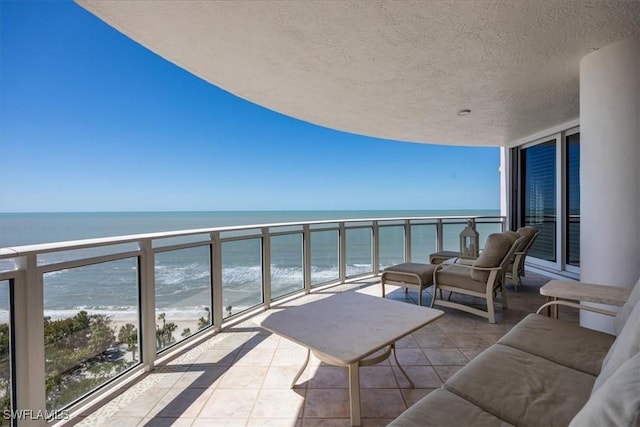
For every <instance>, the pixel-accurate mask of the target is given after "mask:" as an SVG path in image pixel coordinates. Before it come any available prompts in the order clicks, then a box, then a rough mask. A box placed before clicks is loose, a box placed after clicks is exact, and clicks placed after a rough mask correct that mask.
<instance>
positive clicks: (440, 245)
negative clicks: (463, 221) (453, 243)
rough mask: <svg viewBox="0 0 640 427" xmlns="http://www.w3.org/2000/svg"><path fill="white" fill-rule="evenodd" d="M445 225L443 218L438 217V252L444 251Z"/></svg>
mask: <svg viewBox="0 0 640 427" xmlns="http://www.w3.org/2000/svg"><path fill="white" fill-rule="evenodd" d="M443 242H444V225H443V224H442V218H438V222H437V223H436V252H440V251H442V248H443V247H444V243H443Z"/></svg>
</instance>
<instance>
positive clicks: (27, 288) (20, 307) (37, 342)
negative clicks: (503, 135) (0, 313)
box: [11, 254, 47, 427]
mask: <svg viewBox="0 0 640 427" xmlns="http://www.w3.org/2000/svg"><path fill="white" fill-rule="evenodd" d="M16 267H17V268H18V270H21V274H18V275H17V276H16V279H15V280H14V284H13V307H11V311H12V314H13V320H14V323H13V325H12V327H13V332H14V337H15V341H14V342H15V348H14V351H13V352H12V353H13V354H12V355H11V358H12V359H13V362H14V363H15V373H16V377H15V378H12V381H15V389H16V396H15V402H14V408H13V409H14V410H16V411H21V410H24V411H27V412H23V413H33V414H37V413H38V412H40V413H43V414H44V413H45V410H46V407H47V404H46V401H47V396H46V385H45V384H46V381H45V378H46V366H45V348H44V285H43V278H42V274H41V273H40V272H39V271H38V260H37V255H35V254H32V255H27V256H24V257H19V258H17V259H16ZM29 411H31V412H29ZM18 413H19V412H18ZM32 418H33V419H32ZM16 421H17V425H18V426H19V427H23V426H29V427H31V426H45V425H46V420H45V419H38V418H37V417H24V418H19V419H17V420H16Z"/></svg>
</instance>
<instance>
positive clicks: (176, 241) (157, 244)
mask: <svg viewBox="0 0 640 427" xmlns="http://www.w3.org/2000/svg"><path fill="white" fill-rule="evenodd" d="M210 239H211V235H210V234H209V233H204V234H191V235H189V236H178V237H165V238H161V239H154V240H153V247H154V248H162V247H166V246H173V245H184V244H190V243H198V242H201V243H206V242H209V240H210Z"/></svg>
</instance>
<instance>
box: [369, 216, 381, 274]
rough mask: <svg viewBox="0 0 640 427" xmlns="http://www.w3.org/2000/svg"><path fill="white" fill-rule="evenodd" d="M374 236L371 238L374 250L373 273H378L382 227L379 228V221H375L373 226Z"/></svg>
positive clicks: (372, 249)
mask: <svg viewBox="0 0 640 427" xmlns="http://www.w3.org/2000/svg"><path fill="white" fill-rule="evenodd" d="M371 230H372V233H373V236H372V239H371V251H372V252H373V254H372V257H373V266H372V267H373V268H372V270H373V274H375V275H378V274H379V273H380V229H379V228H378V221H373V226H372V227H371Z"/></svg>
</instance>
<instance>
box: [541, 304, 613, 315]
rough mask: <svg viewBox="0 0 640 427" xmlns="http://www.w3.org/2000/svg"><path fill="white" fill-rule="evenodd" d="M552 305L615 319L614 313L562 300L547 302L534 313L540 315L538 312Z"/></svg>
mask: <svg viewBox="0 0 640 427" xmlns="http://www.w3.org/2000/svg"><path fill="white" fill-rule="evenodd" d="M552 305H564V306H566V307H573V308H577V309H579V310H587V311H592V312H594V313H600V314H606V315H607V316H612V317H615V315H616V314H617V313H616V312H614V311H609V310H603V309H601V308H597V307H591V306H589V305H584V304H579V303H576V302H571V301H564V300H556V301H549V302H547V303H544V304H542V305H541V306H540V308H538V311H536V314H540V312H541V311H542V310H543V309H545V308H547V307H551V306H552Z"/></svg>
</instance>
